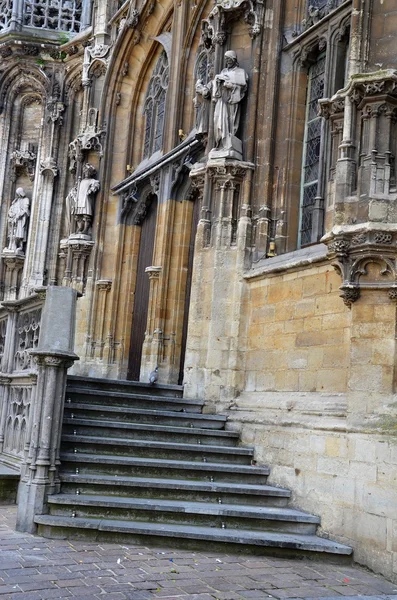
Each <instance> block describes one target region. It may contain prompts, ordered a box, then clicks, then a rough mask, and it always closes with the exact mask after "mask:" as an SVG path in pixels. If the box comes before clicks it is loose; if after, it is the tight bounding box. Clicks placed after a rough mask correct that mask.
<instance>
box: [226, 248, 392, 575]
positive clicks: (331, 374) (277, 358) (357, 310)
mask: <svg viewBox="0 0 397 600" xmlns="http://www.w3.org/2000/svg"><path fill="white" fill-rule="evenodd" d="M273 260H274V259H273ZM248 281H249V283H248V292H247V305H248V306H249V313H248V314H249V316H248V323H247V349H246V361H245V364H246V378H247V379H246V387H245V391H244V392H242V393H241V394H240V396H238V397H237V398H236V400H235V401H234V403H233V404H232V407H231V410H230V427H232V428H234V429H241V431H242V436H243V441H244V443H246V444H253V445H254V446H255V450H256V459H257V461H258V464H267V465H269V466H270V467H271V476H270V482H271V483H273V484H275V485H280V486H285V487H288V488H290V489H291V490H292V491H293V503H294V504H295V506H298V507H300V508H302V509H306V510H309V511H312V512H314V513H316V514H318V515H320V516H321V520H322V533H323V534H324V535H330V536H331V537H332V538H338V539H339V540H340V541H343V542H345V543H347V544H350V545H352V546H353V547H354V550H355V555H354V556H355V560H356V561H358V562H360V563H363V564H366V565H367V566H369V567H370V568H372V569H374V570H375V571H378V572H382V573H383V574H384V575H385V576H387V577H389V578H391V579H394V580H397V546H396V532H397V529H396V528H397V518H396V517H397V516H396V511H395V507H396V505H397V440H396V437H395V431H396V422H395V418H394V417H393V410H394V407H395V405H396V404H395V401H396V396H395V394H394V387H395V367H394V356H395V326H396V318H395V314H396V307H395V304H394V302H392V301H391V300H390V299H389V297H388V296H387V294H386V292H379V291H367V292H365V293H363V294H362V297H361V298H360V300H358V301H357V302H356V303H355V304H353V306H352V308H351V309H349V308H348V307H346V306H345V305H344V304H343V301H342V299H341V298H340V297H339V294H340V291H339V290H338V287H339V285H340V279H339V276H338V275H337V274H336V273H335V272H334V271H333V270H332V267H331V266H330V265H329V264H328V263H327V262H324V261H319V262H317V263H315V264H313V265H311V266H307V267H306V268H302V267H301V268H296V269H288V270H285V271H282V272H279V273H278V272H273V273H272V272H267V273H262V274H261V275H258V274H257V275H256V276H255V277H253V278H252V279H249V280H248Z"/></svg>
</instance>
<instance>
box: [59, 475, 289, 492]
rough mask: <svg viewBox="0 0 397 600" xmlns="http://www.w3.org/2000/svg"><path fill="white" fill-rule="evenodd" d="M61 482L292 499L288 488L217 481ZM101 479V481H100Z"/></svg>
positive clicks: (85, 478) (64, 478)
mask: <svg viewBox="0 0 397 600" xmlns="http://www.w3.org/2000/svg"><path fill="white" fill-rule="evenodd" d="M60 479H61V482H65V483H75V484H76V485H79V484H80V485H83V484H91V485H105V484H106V483H108V484H113V485H115V484H117V485H120V486H124V487H145V488H149V487H154V488H159V489H163V488H165V489H169V488H171V489H173V490H182V489H188V488H189V489H190V490H191V491H195V490H199V491H203V492H214V493H218V494H220V493H222V492H224V493H230V494H233V493H236V494H252V495H254V496H257V495H258V496H259V495H261V494H263V495H264V496H275V497H278V498H290V497H291V491H290V490H288V489H287V488H278V487H276V486H272V485H267V484H265V483H263V484H259V483H258V484H254V483H239V484H236V483H233V482H226V481H217V482H215V481H214V482H211V483H210V482H206V481H193V480H183V479H172V478H167V479H162V478H159V477H158V478H156V477H146V478H145V477H128V476H122V475H119V476H117V477H113V476H111V475H105V476H103V475H102V476H101V477H99V476H98V477H95V476H93V475H90V474H89V473H87V474H79V475H76V474H75V473H68V472H62V471H61V473H60ZM99 479H100V481H98V480H99ZM247 486H248V487H247Z"/></svg>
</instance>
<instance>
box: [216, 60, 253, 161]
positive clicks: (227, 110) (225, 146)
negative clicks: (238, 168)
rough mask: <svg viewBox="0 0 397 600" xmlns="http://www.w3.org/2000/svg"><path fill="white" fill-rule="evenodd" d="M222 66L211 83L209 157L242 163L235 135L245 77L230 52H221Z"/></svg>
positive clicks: (241, 153) (240, 144)
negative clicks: (212, 138) (212, 106)
mask: <svg viewBox="0 0 397 600" xmlns="http://www.w3.org/2000/svg"><path fill="white" fill-rule="evenodd" d="M225 64H226V67H225V68H224V69H222V71H221V72H220V73H219V74H218V75H215V79H214V80H213V81H212V100H213V102H215V111H214V135H215V143H216V146H215V148H214V149H213V150H211V152H210V155H209V157H210V158H234V159H237V160H242V158H243V145H242V142H241V140H240V139H239V138H237V137H236V134H237V131H238V128H239V125H240V112H241V102H242V100H243V98H244V96H245V94H246V92H247V87H248V75H247V73H246V72H245V71H244V69H242V68H241V67H239V64H238V60H237V55H236V53H235V52H234V51H233V50H229V51H227V52H225Z"/></svg>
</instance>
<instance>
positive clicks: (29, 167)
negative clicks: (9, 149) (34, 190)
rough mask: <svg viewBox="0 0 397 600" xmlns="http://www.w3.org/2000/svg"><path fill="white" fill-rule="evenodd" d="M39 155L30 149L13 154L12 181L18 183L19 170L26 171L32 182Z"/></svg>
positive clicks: (16, 151)
mask: <svg viewBox="0 0 397 600" xmlns="http://www.w3.org/2000/svg"><path fill="white" fill-rule="evenodd" d="M36 158H37V155H36V153H35V152H33V151H32V150H30V149H26V150H14V152H13V153H12V154H11V169H12V171H11V180H12V181H16V179H17V172H18V171H19V170H24V171H26V173H27V175H28V177H29V179H30V181H33V180H34V176H35V171H36Z"/></svg>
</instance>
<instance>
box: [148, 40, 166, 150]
mask: <svg viewBox="0 0 397 600" xmlns="http://www.w3.org/2000/svg"><path fill="white" fill-rule="evenodd" d="M168 77H169V68H168V59H167V55H166V53H165V52H164V51H163V52H162V54H161V56H160V58H159V60H158V61H157V65H156V68H155V70H154V72H153V75H152V78H151V80H150V83H149V87H148V91H147V94H146V101H145V108H144V115H145V142H144V148H143V157H144V158H148V157H149V156H151V154H153V153H154V152H157V151H158V150H161V147H162V143H163V130H164V118H165V101H166V95H167V87H168Z"/></svg>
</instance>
